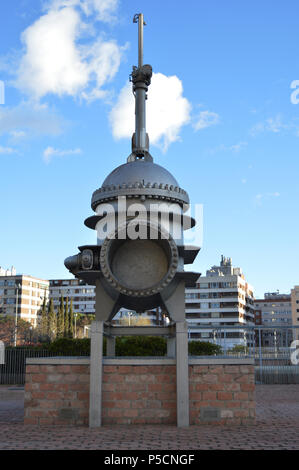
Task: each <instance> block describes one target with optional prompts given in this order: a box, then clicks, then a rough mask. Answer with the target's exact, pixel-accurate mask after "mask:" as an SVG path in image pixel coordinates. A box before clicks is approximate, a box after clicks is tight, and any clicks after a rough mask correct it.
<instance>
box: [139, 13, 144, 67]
mask: <svg viewBox="0 0 299 470" xmlns="http://www.w3.org/2000/svg"><path fill="white" fill-rule="evenodd" d="M143 24H144V20H143V14H142V13H139V18H138V67H142V66H143Z"/></svg>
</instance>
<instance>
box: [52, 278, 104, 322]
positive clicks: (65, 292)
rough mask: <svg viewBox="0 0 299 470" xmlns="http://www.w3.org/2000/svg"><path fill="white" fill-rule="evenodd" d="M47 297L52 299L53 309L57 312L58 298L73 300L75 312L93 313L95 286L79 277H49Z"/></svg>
mask: <svg viewBox="0 0 299 470" xmlns="http://www.w3.org/2000/svg"><path fill="white" fill-rule="evenodd" d="M49 282H50V287H49V288H50V293H49V298H50V299H51V298H52V299H53V304H54V310H55V311H56V312H58V309H59V304H60V298H61V297H64V298H68V299H69V301H70V300H71V299H72V300H73V309H74V312H76V313H82V314H86V315H89V314H94V313H95V286H90V285H88V284H86V283H85V282H84V281H81V280H80V279H75V278H74V279H51V280H50V281H49Z"/></svg>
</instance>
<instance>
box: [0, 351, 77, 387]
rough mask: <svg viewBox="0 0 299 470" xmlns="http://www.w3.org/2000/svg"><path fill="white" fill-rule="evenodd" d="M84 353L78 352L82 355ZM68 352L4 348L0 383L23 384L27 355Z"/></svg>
mask: <svg viewBox="0 0 299 470" xmlns="http://www.w3.org/2000/svg"><path fill="white" fill-rule="evenodd" d="M84 355H86V353H82V354H80V356H84ZM57 356H69V354H63V353H57V352H55V353H54V352H51V351H48V350H46V349H38V350H33V349H27V348H26V349H25V348H24V349H23V348H16V349H6V350H5V362H4V364H0V384H1V385H23V384H24V383H25V373H26V359H27V358H29V357H57Z"/></svg>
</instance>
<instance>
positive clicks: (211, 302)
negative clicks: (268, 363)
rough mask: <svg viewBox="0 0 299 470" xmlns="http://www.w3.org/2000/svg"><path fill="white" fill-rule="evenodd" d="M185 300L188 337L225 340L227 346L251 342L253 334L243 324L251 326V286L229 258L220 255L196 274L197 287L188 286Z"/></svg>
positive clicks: (204, 339)
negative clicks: (211, 265)
mask: <svg viewBox="0 0 299 470" xmlns="http://www.w3.org/2000/svg"><path fill="white" fill-rule="evenodd" d="M185 304H186V318H187V322H188V324H189V327H190V328H189V338H190V339H198V340H201V341H210V342H214V343H217V344H220V345H223V344H224V343H225V347H226V348H228V349H230V348H233V347H234V346H236V345H243V346H248V345H251V343H252V341H253V339H252V334H251V333H250V332H249V333H248V331H247V330H245V329H242V326H254V295H253V288H252V286H251V285H250V284H248V282H247V281H246V279H245V277H244V275H243V273H242V270H241V268H235V267H233V266H232V261H231V258H225V257H224V256H222V258H221V263H220V266H213V267H212V268H211V269H210V270H208V271H207V272H206V276H201V277H199V279H198V280H197V283H196V287H194V288H187V289H186V297H185ZM202 326H205V329H203V328H202ZM224 326H225V330H224V329H223V330H221V327H224ZM229 327H234V328H229ZM235 327H240V328H235Z"/></svg>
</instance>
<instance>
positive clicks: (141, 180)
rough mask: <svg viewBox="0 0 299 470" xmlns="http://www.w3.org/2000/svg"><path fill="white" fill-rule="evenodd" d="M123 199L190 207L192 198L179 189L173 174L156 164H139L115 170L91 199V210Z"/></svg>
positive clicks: (127, 165)
mask: <svg viewBox="0 0 299 470" xmlns="http://www.w3.org/2000/svg"><path fill="white" fill-rule="evenodd" d="M119 196H128V197H144V198H155V199H161V200H166V201H170V202H176V203H178V204H180V205H183V204H187V205H188V204H189V196H188V194H187V193H186V191H184V190H183V189H182V188H180V187H179V185H178V182H177V180H176V179H175V178H174V177H173V176H172V174H171V173H170V172H169V171H167V170H166V169H165V168H163V167H162V166H160V165H157V164H156V163H153V162H151V161H148V160H135V161H132V162H128V163H125V164H123V165H120V166H119V167H117V168H115V170H113V171H112V172H111V173H110V174H109V175H108V176H107V178H106V179H105V181H104V182H103V184H102V186H101V187H100V188H99V189H97V190H96V191H95V192H94V193H93V195H92V199H91V207H92V209H93V210H96V207H97V206H98V205H99V204H102V203H103V202H107V201H112V200H115V199H117V198H118V197H119Z"/></svg>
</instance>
